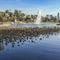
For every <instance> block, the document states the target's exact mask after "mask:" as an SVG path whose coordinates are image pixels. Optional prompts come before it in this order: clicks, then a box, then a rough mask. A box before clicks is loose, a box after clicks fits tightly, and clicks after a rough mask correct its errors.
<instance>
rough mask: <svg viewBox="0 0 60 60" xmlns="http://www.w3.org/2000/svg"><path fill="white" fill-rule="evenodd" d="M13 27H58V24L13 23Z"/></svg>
mask: <svg viewBox="0 0 60 60" xmlns="http://www.w3.org/2000/svg"><path fill="white" fill-rule="evenodd" d="M11 26H12V27H33V28H34V27H57V25H56V24H16V23H14V24H11Z"/></svg>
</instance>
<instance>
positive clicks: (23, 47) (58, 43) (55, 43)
mask: <svg viewBox="0 0 60 60" xmlns="http://www.w3.org/2000/svg"><path fill="white" fill-rule="evenodd" d="M24 26H25V25H24ZM26 26H28V25H26ZM29 26H31V25H29ZM50 26H51V25H50ZM3 35H4V34H3ZM13 36H14V35H13V34H12V36H11V37H7V36H6V35H5V36H2V35H1V34H0V60H60V31H56V32H49V33H45V34H43V33H42V34H40V35H37V36H31V35H30V36H18V35H17V36H15V37H13Z"/></svg>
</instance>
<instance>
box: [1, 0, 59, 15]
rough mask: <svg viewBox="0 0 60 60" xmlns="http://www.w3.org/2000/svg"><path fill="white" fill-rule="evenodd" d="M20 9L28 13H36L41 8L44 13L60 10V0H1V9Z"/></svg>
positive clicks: (55, 12) (54, 13)
mask: <svg viewBox="0 0 60 60" xmlns="http://www.w3.org/2000/svg"><path fill="white" fill-rule="evenodd" d="M6 9H11V10H12V11H13V10H14V9H18V10H19V9H20V10H22V11H23V12H25V13H28V14H36V13H37V11H38V9H41V11H42V15H46V14H53V15H56V14H57V12H60V0H0V11H1V10H3V11H4V10H6Z"/></svg>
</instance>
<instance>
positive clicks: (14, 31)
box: [0, 27, 60, 36]
mask: <svg viewBox="0 0 60 60" xmlns="http://www.w3.org/2000/svg"><path fill="white" fill-rule="evenodd" d="M59 30H60V28H57V27H54V28H38V27H36V28H31V27H30V28H26V27H20V28H17V27H16V28H13V27H4V28H0V36H3V35H5V36H6V35H7V36H13V35H14V36H17V35H19V36H30V35H31V36H37V35H40V34H46V33H53V32H56V31H59Z"/></svg>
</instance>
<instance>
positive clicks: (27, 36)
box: [0, 30, 59, 51]
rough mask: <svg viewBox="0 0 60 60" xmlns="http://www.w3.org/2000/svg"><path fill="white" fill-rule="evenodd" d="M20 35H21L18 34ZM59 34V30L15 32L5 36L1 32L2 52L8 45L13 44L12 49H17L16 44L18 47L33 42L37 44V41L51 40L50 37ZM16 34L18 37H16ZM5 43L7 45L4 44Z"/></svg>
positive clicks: (0, 48) (0, 43) (0, 47)
mask: <svg viewBox="0 0 60 60" xmlns="http://www.w3.org/2000/svg"><path fill="white" fill-rule="evenodd" d="M17 33H19V34H17ZM58 33H59V30H56V31H50V30H49V31H43V32H40V31H39V32H34V33H32V31H31V32H30V31H28V32H27V31H24V32H23V31H22V32H20V31H19V32H18V31H16V32H13V33H12V34H9V33H7V34H3V33H1V32H0V51H2V50H4V45H6V46H7V45H8V44H9V43H11V46H12V47H15V44H16V43H17V46H21V45H23V44H24V43H25V42H31V43H35V42H36V40H39V41H40V40H43V39H44V38H49V36H50V35H55V36H56V35H57V34H58ZM14 34H16V35H14ZM3 42H5V44H4V43H3Z"/></svg>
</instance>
